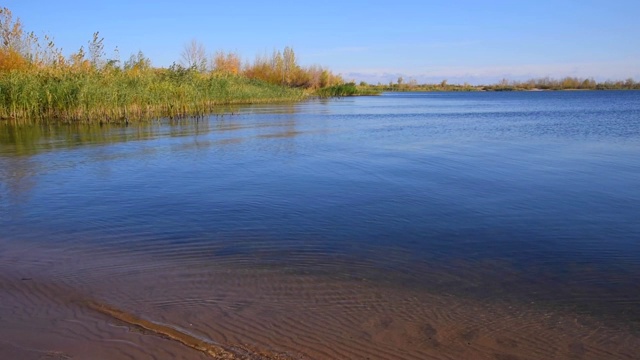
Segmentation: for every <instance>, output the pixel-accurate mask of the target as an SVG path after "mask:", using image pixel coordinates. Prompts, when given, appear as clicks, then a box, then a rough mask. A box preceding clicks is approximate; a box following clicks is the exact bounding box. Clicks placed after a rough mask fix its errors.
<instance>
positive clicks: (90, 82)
mask: <svg viewBox="0 0 640 360" xmlns="http://www.w3.org/2000/svg"><path fill="white" fill-rule="evenodd" d="M341 81H342V80H341V79H340V78H339V77H337V76H335V75H333V74H331V73H330V72H329V71H327V70H323V69H322V68H319V67H313V66H312V67H308V68H304V67H302V66H300V65H299V64H298V63H297V59H296V56H295V54H294V52H293V50H292V49H290V48H285V49H284V51H283V52H279V51H276V52H274V56H273V57H272V58H266V57H264V58H258V59H257V60H256V62H255V63H253V64H252V63H245V64H244V65H243V63H242V59H241V58H240V56H239V55H238V54H236V53H233V52H224V51H218V52H216V53H215V54H213V55H211V56H210V57H208V56H207V53H206V49H205V48H204V46H203V45H201V44H199V43H198V42H197V41H195V40H193V41H191V43H189V44H188V45H187V46H185V50H184V52H183V54H182V61H181V63H178V64H176V63H174V64H173V65H172V66H170V67H168V68H158V67H153V66H152V63H151V60H150V59H148V58H147V57H146V56H145V55H144V54H143V53H142V52H138V53H137V54H133V55H131V56H130V57H129V58H128V59H127V60H124V61H121V60H120V56H119V53H118V51H117V49H116V51H114V53H113V55H112V56H111V57H107V55H106V52H105V50H104V46H103V39H102V38H101V37H100V35H99V33H97V32H96V33H94V34H93V38H92V39H91V40H90V41H88V42H87V44H86V45H85V46H82V47H80V49H78V50H77V51H76V52H74V53H72V54H70V55H68V56H64V55H63V53H62V51H61V50H60V49H59V48H57V47H56V46H55V43H54V42H53V40H52V39H50V38H49V37H47V36H44V37H43V38H42V39H39V38H38V37H37V36H35V34H34V33H27V32H25V31H24V29H23V27H22V23H21V22H20V20H19V19H16V20H14V19H13V16H12V14H11V11H10V10H9V9H6V8H0V119H32V120H44V121H49V120H61V121H100V122H110V121H130V120H133V119H141V118H156V117H165V116H166V117H180V116H188V115H204V114H207V113H210V112H213V111H215V109H216V108H217V107H218V106H220V105H226V104H248V103H264V102H281V101H298V100H301V99H303V98H305V97H307V96H309V95H310V94H311V92H310V91H308V90H307V89H311V88H317V87H320V86H322V85H323V84H332V83H338V82H341Z"/></svg>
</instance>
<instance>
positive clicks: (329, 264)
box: [0, 92, 640, 328]
mask: <svg viewBox="0 0 640 360" xmlns="http://www.w3.org/2000/svg"><path fill="white" fill-rule="evenodd" d="M230 112H231V113H232V114H225V115H214V116H211V117H209V118H206V119H181V120H178V121H169V120H160V121H156V122H151V123H144V124H128V125H86V124H83V125H80V124H78V125H43V124H37V125H27V124H21V125H15V124H9V123H3V124H0V211H1V212H2V213H1V215H2V216H1V218H0V227H1V228H2V241H4V242H9V243H12V244H14V243H15V244H19V243H21V244H25V245H24V246H27V245H26V244H30V245H29V246H34V244H35V245H37V244H46V245H47V246H53V247H55V248H59V249H66V250H70V249H78V248H83V249H87V248H88V249H93V251H99V253H100V254H102V256H104V257H105V258H107V259H108V258H109V256H113V257H116V256H120V255H123V254H127V255H132V254H133V255H135V254H138V255H140V256H143V255H144V256H150V257H152V258H155V259H163V260H162V261H165V260H166V261H175V262H177V263H179V264H180V266H181V267H183V268H184V269H183V270H181V272H180V274H182V276H184V278H185V279H192V278H199V276H205V275H204V273H206V271H213V270H211V268H210V267H213V266H222V267H225V269H226V270H224V271H230V272H231V273H234V272H235V273H236V274H248V273H252V271H255V272H256V273H259V272H260V271H275V272H280V273H282V274H288V275H287V276H289V275H290V276H297V275H308V276H320V277H325V278H327V279H333V280H339V281H365V282H366V283H367V284H375V285H376V286H381V287H391V288H396V289H412V290H420V289H421V290H425V291H428V292H429V293H431V294H441V295H443V296H444V295H447V296H456V297H459V298H466V299H475V300H478V301H487V302H491V301H495V300H496V299H500V301H506V302H513V303H514V304H527V306H533V307H535V309H553V310H554V311H556V310H557V311H562V312H563V313H565V314H572V316H573V315H575V316H582V315H585V316H587V315H588V316H594V317H596V318H599V319H603V321H607V322H610V323H613V324H616V326H620V327H624V328H638V327H639V326H640V242H638V239H640V222H638V221H637V219H639V218H640V182H638V181H637V180H638V179H639V178H640V158H638V156H637V155H638V153H640V93H638V92H559V93H555V92H554V93H551V92H549V93H547V92H545V93H504V94H498V93H478V94H452V93H444V94H387V95H384V96H381V97H375V98H354V99H342V100H330V101H322V102H320V101H317V102H308V103H302V104H295V105H260V106H253V107H239V108H234V109H231V111H230ZM158 261H160V260H158ZM93 265H94V264H93V263H89V264H87V265H86V266H88V267H89V268H91V266H93ZM128 266H129V267H128V268H126V269H124V270H123V271H124V273H125V274H120V275H121V276H122V278H123V279H127V278H128V276H129V275H127V274H134V273H136V271H143V268H142V266H143V265H142V264H135V263H132V264H129V265H128ZM137 266H140V268H137ZM145 266H147V265H145ZM205 269H206V271H205ZM157 271H161V270H157ZM216 271H222V270H220V269H217V270H216ZM97 273H98V274H100V272H99V271H98V272H97ZM75 274H76V273H75V272H71V273H69V274H66V275H64V276H65V278H69V279H74V280H73V281H76V282H78V283H83V281H89V280H86V279H81V278H79V277H78V275H75ZM227 274H229V273H227ZM174 275H175V274H174ZM96 276H98V277H99V275H96ZM131 276H133V275H131ZM167 276H168V274H167ZM228 276H231V275H228ZM238 276H239V275H238ZM231 278H233V276H231ZM254 280H255V281H256V283H260V281H259V279H258V280H256V279H253V280H252V281H254ZM176 281H177V283H179V280H176ZM203 281H204V280H203ZM225 281H226V280H225ZM229 281H231V282H232V281H233V280H232V279H231V280H229ZM238 281H239V280H238ZM204 282H205V283H206V281H204ZM272 286H277V284H272ZM283 286H284V285H283ZM223 288H224V287H223ZM174 290H175V291H179V290H177V289H174ZM165 291H170V290H165ZM194 291H195V290H194ZM221 291H223V290H221ZM265 291H267V290H265ZM308 291H312V290H308ZM122 294H125V295H126V292H123V293H122ZM125 295H122V296H123V297H125ZM174 295H175V294H174ZM309 296H310V297H312V294H311V295H309ZM200 300H203V299H200ZM184 301H187V299H184ZM189 301H191V302H194V301H196V302H197V301H198V297H197V296H195V297H194V298H191V299H190V300H189ZM256 311H259V309H258V310H256ZM514 316H515V315H514Z"/></svg>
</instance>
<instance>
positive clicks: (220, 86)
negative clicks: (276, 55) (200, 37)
mask: <svg viewBox="0 0 640 360" xmlns="http://www.w3.org/2000/svg"><path fill="white" fill-rule="evenodd" d="M305 96H306V94H305V92H304V91H303V90H301V89H295V88H289V87H283V86H279V85H274V84H269V83H266V82H263V81H259V80H252V79H248V78H246V77H242V76H234V75H222V74H201V73H198V72H196V71H194V70H187V69H181V68H173V69H148V70H146V71H123V70H120V69H112V70H111V71H101V72H96V71H83V72H71V71H66V72H59V73H53V72H47V71H28V72H25V71H10V72H3V73H0V117H1V118H4V119H7V118H17V119H20V118H29V119H34V120H62V121H102V122H113V121H129V120H134V119H144V118H154V117H160V116H167V117H170V118H171V117H181V116H188V115H196V116H197V115H204V114H206V113H210V112H213V109H214V108H215V107H217V106H220V105H228V104H249V103H266V102H288V101H299V100H301V99H303V98H304V97H305Z"/></svg>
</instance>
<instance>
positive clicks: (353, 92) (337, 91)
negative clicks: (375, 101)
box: [316, 83, 382, 98]
mask: <svg viewBox="0 0 640 360" xmlns="http://www.w3.org/2000/svg"><path fill="white" fill-rule="evenodd" d="M381 92H382V91H381V90H378V89H374V88H369V87H363V86H356V85H355V84H354V83H346V84H340V85H334V86H328V87H324V88H321V89H318V90H316V95H317V96H319V97H322V98H327V97H341V96H370V95H380V93H381Z"/></svg>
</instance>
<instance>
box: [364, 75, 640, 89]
mask: <svg viewBox="0 0 640 360" xmlns="http://www.w3.org/2000/svg"><path fill="white" fill-rule="evenodd" d="M358 88H359V89H361V90H362V91H364V90H372V91H389V92H391V91H398V92H411V91H418V92H431V91H534V90H640V82H638V81H634V80H633V79H632V78H629V79H627V80H624V81H621V80H618V81H611V80H607V81H604V82H597V81H595V80H594V79H593V78H589V79H585V78H577V77H565V78H562V79H552V78H549V77H545V78H540V79H531V80H527V81H509V80H507V79H503V80H502V81H500V82H499V83H497V84H490V85H470V84H468V83H465V84H449V83H448V82H447V80H442V81H441V82H440V83H433V84H418V82H417V81H416V80H410V81H409V82H405V81H404V80H403V78H402V77H400V78H398V80H397V82H395V83H394V82H390V83H389V84H381V83H378V84H376V85H371V84H367V83H366V82H361V83H360V84H359V86H358Z"/></svg>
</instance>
